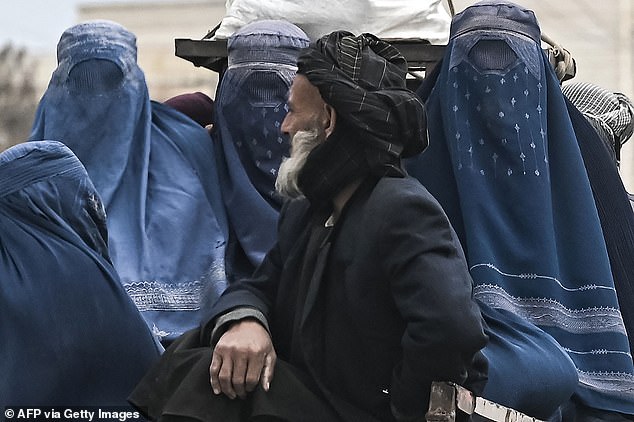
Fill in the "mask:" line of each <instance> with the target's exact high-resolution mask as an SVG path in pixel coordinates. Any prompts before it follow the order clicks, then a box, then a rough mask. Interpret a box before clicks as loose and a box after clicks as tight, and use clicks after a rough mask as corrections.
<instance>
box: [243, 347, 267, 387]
mask: <svg viewBox="0 0 634 422" xmlns="http://www.w3.org/2000/svg"><path fill="white" fill-rule="evenodd" d="M264 357H265V355H264V354H260V355H256V356H253V357H252V358H251V359H250V360H249V366H248V368H247V373H246V376H245V379H244V383H245V386H246V390H247V391H248V392H251V391H253V390H254V389H255V387H256V386H257V385H258V383H259V382H260V375H261V374H262V370H263V365H264Z"/></svg>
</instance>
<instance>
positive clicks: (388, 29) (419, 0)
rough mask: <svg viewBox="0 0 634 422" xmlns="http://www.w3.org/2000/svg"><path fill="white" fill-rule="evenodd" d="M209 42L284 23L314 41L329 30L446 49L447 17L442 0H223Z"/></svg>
mask: <svg viewBox="0 0 634 422" xmlns="http://www.w3.org/2000/svg"><path fill="white" fill-rule="evenodd" d="M226 8H227V12H226V15H225V17H224V18H223V19H222V23H221V25H220V27H219V28H218V30H217V31H216V35H215V38H216V39H220V38H228V37H229V36H230V35H231V34H233V33H234V32H235V31H236V30H237V29H239V28H241V27H242V26H244V25H246V24H247V23H250V22H252V21H256V20H262V19H284V20H287V21H289V22H292V23H294V24H295V25H297V26H299V27H300V28H302V29H303V30H304V32H306V34H307V35H308V36H309V37H310V38H311V39H312V40H315V39H317V38H319V37H321V36H322V35H325V34H328V33H330V32H332V31H334V30H340V29H343V30H347V31H350V32H352V33H353V34H360V33H362V32H369V33H372V34H374V35H376V36H378V37H380V38H384V39H389V38H408V39H426V40H429V41H430V42H431V43H432V44H446V43H447V40H448V39H449V24H450V22H451V16H450V15H449V13H448V12H447V10H446V9H445V7H444V6H443V4H442V0H227V3H226Z"/></svg>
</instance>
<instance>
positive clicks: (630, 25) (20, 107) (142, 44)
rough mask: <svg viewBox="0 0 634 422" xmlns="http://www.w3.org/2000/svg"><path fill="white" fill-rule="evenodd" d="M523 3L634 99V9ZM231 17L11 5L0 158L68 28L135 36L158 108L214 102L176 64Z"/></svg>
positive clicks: (179, 10) (627, 0)
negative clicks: (102, 28)
mask: <svg viewBox="0 0 634 422" xmlns="http://www.w3.org/2000/svg"><path fill="white" fill-rule="evenodd" d="M412 1H415V0H412ZM475 2H476V1H475V0H453V5H454V7H455V11H456V12H459V11H461V10H463V9H464V8H465V7H467V6H469V5H471V4H473V3H475ZM515 2H516V3H518V4H520V5H522V6H524V7H527V8H529V9H531V10H533V11H534V12H535V14H536V16H537V18H538V20H539V22H540V26H541V29H542V32H544V33H545V34H547V35H548V36H549V37H550V38H551V39H553V40H554V41H556V42H557V43H559V44H560V45H561V46H563V47H564V48H566V49H567V50H568V51H570V52H571V54H572V55H573V57H574V58H575V61H576V63H577V74H576V76H575V78H574V80H576V81H586V82H592V83H595V84H597V85H600V86H602V87H604V88H606V89H609V90H612V91H615V92H622V93H624V94H626V95H627V96H629V97H630V98H633V99H634V1H632V0H608V1H603V2H597V1H594V0H558V1H544V0H515ZM341 3H342V5H344V4H345V0H341ZM224 12H225V0H55V1H50V0H22V1H19V2H18V1H15V2H8V1H6V2H4V4H3V6H2V13H1V14H0V151H1V150H3V149H4V148H6V147H8V146H10V145H12V144H15V143H17V142H21V141H24V140H25V139H26V138H27V137H28V134H29V132H30V127H31V123H32V119H33V114H34V112H35V107H36V106H37V103H38V101H39V99H40V97H41V96H42V94H43V92H44V91H45V89H46V86H47V84H48V81H49V79H50V77H51V74H52V72H53V70H54V69H55V67H56V65H57V63H56V51H55V50H56V45H57V41H58V39H59V37H60V35H61V34H62V32H63V31H64V30H65V29H66V28H68V27H70V26H72V25H74V24H76V23H79V22H83V21H86V20H91V19H109V20H113V21H115V22H118V23H120V24H122V25H123V26H125V27H126V28H128V29H129V30H130V31H132V32H133V33H135V34H136V36H137V47H138V62H139V65H140V67H141V68H142V69H143V71H144V72H145V77H146V80H147V83H148V87H149V91H150V96H151V98H152V99H154V100H158V101H163V100H165V99H167V98H169V97H171V96H174V95H177V94H180V93H184V92H192V91H202V92H204V93H206V94H207V95H209V96H211V97H213V96H214V94H215V89H216V84H217V81H218V78H217V74H216V73H215V72H213V71H211V70H208V69H205V68H199V67H195V66H194V65H193V64H192V63H190V62H188V61H186V60H184V59H181V58H179V57H176V56H175V55H174V39H175V38H189V39H200V38H202V37H203V36H204V35H205V34H207V32H208V31H209V30H211V29H212V28H214V27H215V26H216V25H217V24H218V23H219V22H220V20H221V19H222V16H223V15H224ZM349 12H350V13H354V11H349ZM621 174H622V176H623V179H624V181H625V185H626V187H627V188H628V190H629V191H630V192H633V191H634V140H630V141H629V142H628V143H627V144H625V146H624V147H623V149H622V151H621Z"/></svg>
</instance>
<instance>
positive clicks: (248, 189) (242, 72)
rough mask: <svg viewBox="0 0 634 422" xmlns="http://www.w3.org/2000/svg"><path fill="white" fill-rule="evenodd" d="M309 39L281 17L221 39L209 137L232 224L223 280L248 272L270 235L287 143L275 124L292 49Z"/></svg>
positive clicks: (290, 72)
mask: <svg viewBox="0 0 634 422" xmlns="http://www.w3.org/2000/svg"><path fill="white" fill-rule="evenodd" d="M308 44H309V39H308V37H307V35H306V34H305V33H304V32H303V31H302V30H301V29H299V28H298V27H297V26H295V25H293V24H292V23H289V22H286V21H282V20H262V21H255V22H252V23H250V24H247V25H245V26H244V27H242V28H240V29H239V30H238V31H236V32H235V33H234V34H233V35H231V36H230V37H229V39H228V40H227V56H228V57H227V59H228V64H227V69H226V70H225V71H224V72H223V74H222V79H221V82H220V85H219V86H218V92H217V93H216V101H215V107H216V109H215V123H214V127H213V137H214V146H215V147H216V152H217V155H216V157H217V160H218V161H217V164H218V171H219V174H220V186H221V189H222V193H223V200H224V203H225V205H226V210H227V214H228V219H229V222H230V227H231V229H230V237H229V244H228V246H227V261H226V263H227V274H228V276H229V279H230V280H234V279H237V278H241V277H245V276H250V275H251V273H252V272H253V270H254V269H255V267H257V266H258V265H259V264H260V262H262V259H263V258H264V255H265V254H266V253H267V252H268V251H269V249H270V248H271V247H272V246H273V244H274V242H275V239H276V236H277V218H278V214H279V210H280V208H281V206H282V198H281V197H280V196H279V194H277V193H276V192H275V179H276V177H277V169H278V168H279V166H280V163H281V161H282V159H283V157H288V155H289V145H290V143H289V139H288V138H287V137H286V136H285V135H283V134H282V133H281V131H280V125H281V124H282V121H283V120H284V117H285V116H286V112H287V108H286V98H287V95H288V90H289V87H290V85H291V82H292V80H293V77H294V76H295V72H296V71H297V56H298V55H299V52H300V50H301V49H302V48H305V47H308Z"/></svg>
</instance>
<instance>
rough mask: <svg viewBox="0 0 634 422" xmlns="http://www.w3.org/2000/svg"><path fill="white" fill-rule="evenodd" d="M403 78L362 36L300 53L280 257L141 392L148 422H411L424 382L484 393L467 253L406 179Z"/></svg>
mask: <svg viewBox="0 0 634 422" xmlns="http://www.w3.org/2000/svg"><path fill="white" fill-rule="evenodd" d="M406 69H407V65H406V62H405V59H404V58H403V57H402V56H401V55H400V54H399V52H398V51H397V50H396V49H395V48H393V47H392V46H391V45H389V44H387V43H385V42H383V41H382V40H380V39H378V38H376V37H374V36H372V35H369V34H364V35H360V36H356V37H355V36H353V35H352V34H350V33H347V32H343V31H338V32H334V33H331V34H329V35H327V36H325V37H323V38H322V39H320V40H318V41H317V42H316V43H315V44H314V45H311V47H309V48H308V49H307V50H305V51H304V52H303V53H302V54H301V55H300V57H299V60H298V74H297V76H296V77H295V79H294V81H293V84H292V86H291V89H290V93H289V98H288V107H289V110H288V114H287V115H286V117H285V119H284V121H283V123H282V126H281V129H282V131H283V132H285V133H287V134H289V135H290V136H291V139H292V143H291V157H290V158H288V159H287V160H285V161H284V162H283V164H282V165H281V167H280V171H279V176H278V179H277V189H278V190H279V191H280V192H281V193H283V194H285V195H287V196H289V197H290V200H289V201H288V202H287V203H286V205H285V206H284V208H283V210H282V213H281V217H280V218H281V219H280V223H279V229H278V241H277V244H276V245H275V246H274V247H273V248H272V250H271V251H270V252H269V253H268V254H267V257H266V258H265V260H264V262H263V263H262V265H261V266H260V267H259V268H258V269H257V270H256V272H255V273H254V275H253V276H252V277H251V278H249V279H246V280H242V281H240V282H236V283H235V284H233V285H231V286H229V287H228V288H227V290H226V291H225V292H224V294H223V295H222V297H221V298H220V299H219V300H218V301H217V302H216V304H215V306H214V307H213V309H212V313H211V315H210V318H209V322H208V323H207V324H205V325H203V326H202V327H201V329H200V330H197V331H194V332H190V333H187V334H185V335H184V336H183V337H182V338H181V339H180V340H178V341H177V342H176V344H174V345H173V346H172V347H171V348H170V349H169V350H168V351H167V352H166V354H165V355H164V357H163V359H162V361H161V362H160V364H159V365H158V366H157V367H156V368H154V369H153V370H152V371H151V372H150V373H149V374H148V375H147V376H146V378H145V379H144V381H143V382H142V383H141V384H140V385H139V386H138V387H137V389H136V391H135V392H134V394H133V396H132V398H131V401H132V402H133V403H134V404H135V405H136V406H137V407H138V408H139V409H140V410H141V411H142V412H143V413H144V414H145V415H147V416H148V417H149V418H150V419H153V420H156V419H161V420H170V419H174V420H176V419H178V420H183V418H191V419H196V420H208V421H231V420H286V421H313V420H314V421H376V420H381V421H394V420H397V421H410V420H412V421H414V420H416V421H422V420H424V418H425V412H426V410H427V407H428V402H429V393H430V387H431V382H432V381H435V380H444V381H453V382H456V383H459V384H462V385H466V386H467V387H469V388H471V389H472V390H475V391H476V392H478V391H479V389H480V388H481V386H482V384H483V382H484V380H485V378H486V370H487V369H486V367H487V365H486V360H485V359H484V357H483V355H482V354H481V352H480V349H481V348H482V347H484V345H485V343H486V340H487V337H486V335H485V334H484V330H483V325H482V318H481V315H480V311H479V308H478V305H477V304H476V302H474V300H473V298H472V287H471V278H470V276H469V271H468V269H467V266H466V263H465V258H464V255H463V252H462V250H461V247H460V244H459V242H458V239H457V238H456V235H455V233H454V231H453V229H452V227H451V226H450V224H449V222H448V220H447V217H446V216H445V214H444V213H443V211H442V209H441V208H440V206H439V205H438V203H437V202H436V200H435V199H434V198H433V197H432V196H431V195H430V194H429V193H428V192H427V190H426V189H425V188H424V187H423V186H422V185H421V184H420V183H419V182H418V181H416V180H415V179H413V178H410V177H408V176H407V175H406V173H405V171H404V170H403V168H402V166H401V157H407V156H412V155H414V154H417V153H420V152H421V151H422V150H423V149H424V147H425V146H426V144H427V139H426V126H425V121H424V110H423V105H422V103H421V102H420V100H419V99H418V97H416V95H414V94H413V93H412V92H411V91H409V90H407V89H406V88H405V72H406ZM209 384H211V387H210V385H209ZM212 390H213V393H215V394H212ZM235 398H239V399H242V400H233V399H235Z"/></svg>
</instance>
